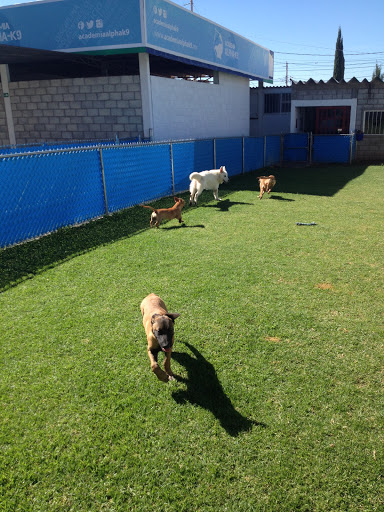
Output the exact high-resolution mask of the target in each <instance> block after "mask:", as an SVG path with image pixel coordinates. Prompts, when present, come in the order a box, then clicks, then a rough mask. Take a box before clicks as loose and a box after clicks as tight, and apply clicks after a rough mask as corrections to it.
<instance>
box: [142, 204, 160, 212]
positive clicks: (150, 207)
mask: <svg viewBox="0 0 384 512" xmlns="http://www.w3.org/2000/svg"><path fill="white" fill-rule="evenodd" d="M140 206H142V207H143V208H149V209H150V210H153V211H154V212H157V210H156V208H152V206H147V205H146V204H141V205H140Z"/></svg>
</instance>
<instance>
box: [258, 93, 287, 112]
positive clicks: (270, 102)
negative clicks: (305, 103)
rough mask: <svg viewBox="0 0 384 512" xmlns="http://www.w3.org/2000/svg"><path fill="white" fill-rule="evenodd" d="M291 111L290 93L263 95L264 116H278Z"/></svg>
mask: <svg viewBox="0 0 384 512" xmlns="http://www.w3.org/2000/svg"><path fill="white" fill-rule="evenodd" d="M290 111H291V93H282V94H265V95H264V114H280V112H283V113H286V112H290Z"/></svg>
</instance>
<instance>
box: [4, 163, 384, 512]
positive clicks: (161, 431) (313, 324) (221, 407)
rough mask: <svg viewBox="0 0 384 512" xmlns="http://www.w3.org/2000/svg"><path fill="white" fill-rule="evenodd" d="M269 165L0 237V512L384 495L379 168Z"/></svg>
mask: <svg viewBox="0 0 384 512" xmlns="http://www.w3.org/2000/svg"><path fill="white" fill-rule="evenodd" d="M270 172H271V171H270V170H267V174H269V173H270ZM272 172H273V173H274V174H275V175H276V176H277V185H276V188H275V190H274V191H273V192H272V194H271V196H264V198H263V199H262V200H261V201H260V200H259V199H258V197H257V195H258V192H257V180H256V176H258V175H259V174H260V171H259V172H258V173H249V174H246V175H244V176H239V177H235V178H232V179H231V181H230V183H229V184H227V185H223V186H222V187H221V189H220V193H221V197H222V198H223V201H222V202H220V203H217V202H216V201H214V200H213V196H212V193H211V192H204V193H203V195H202V196H201V199H200V205H199V207H197V208H189V207H187V206H186V207H185V209H184V214H183V218H184V220H185V226H179V224H178V223H177V221H170V222H167V223H163V224H162V225H161V227H160V228H159V229H149V217H150V212H149V211H148V210H144V209H143V208H140V207H135V208H132V209H129V210H126V211H124V212H121V213H118V214H115V215H112V216H110V217H108V218H105V219H101V220H98V221H94V222H91V223H89V224H87V225H83V226H80V227H77V228H72V229H64V230H60V231H59V232H57V233H54V234H52V235H50V236H47V237H43V238H41V239H40V240H36V241H33V242H29V243H26V244H24V245H20V246H16V247H13V248H10V249H7V250H3V251H1V252H0V264H1V277H0V288H1V289H2V290H3V293H2V294H1V295H0V311H1V323H0V339H1V358H0V364H1V388H0V399H1V403H0V405H1V416H0V418H1V431H0V447H1V451H0V461H1V462H0V482H1V493H0V511H1V512H16V511H20V512H29V511H30V512H40V511H41V512H44V511H49V512H51V511H73V512H83V511H84V512H96V511H97V512H99V511H119V512H120V511H122V512H125V511H137V512H141V511H143V512H147V511H148V512H149V511H151V512H152V511H153V512H169V511H174V512H195V511H215V512H216V511H220V512H221V511H228V512H245V511H247V512H248V511H250V512H254V511H273V512H275V511H276V512H281V511H287V512H292V511H308V512H319V511H322V512H332V511H348V512H354V511H356V512H357V511H359V512H361V511H367V512H368V511H369V512H371V511H383V510H384V454H383V450H384V421H383V420H384V396H383V382H384V343H383V341H384V340H383V316H382V314H383V302H384V301H383V229H382V228H383V211H384V208H383V195H384V167H383V166H370V167H366V168H365V167H362V166H360V167H359V166H352V167H349V166H331V167H317V168H310V169H274V170H273V171H272ZM183 197H184V198H185V199H187V195H186V194H184V195H183ZM172 202H173V201H172V199H171V198H168V199H164V200H162V201H159V202H157V204H158V205H161V206H169V205H171V204H172ZM296 222H315V223H316V226H297V225H296ZM150 292H155V293H157V294H159V295H161V297H162V298H163V299H164V300H165V302H166V304H167V306H168V308H169V310H170V311H171V312H178V313H180V315H181V316H180V317H179V318H178V319H177V320H176V322H175V347H174V349H175V350H174V354H173V362H172V369H173V371H174V372H175V373H177V374H178V376H179V378H178V380H176V381H172V382H169V383H167V384H164V383H162V382H160V381H158V380H157V379H156V377H155V375H154V374H152V373H151V370H150V365H149V359H148V357H147V353H146V338H145V333H144V329H143V326H142V323H141V314H140V309H139V306H140V302H141V300H142V299H143V298H144V297H145V296H146V295H147V294H148V293H150Z"/></svg>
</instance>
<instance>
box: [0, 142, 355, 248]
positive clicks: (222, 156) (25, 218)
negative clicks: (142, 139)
mask: <svg viewBox="0 0 384 512" xmlns="http://www.w3.org/2000/svg"><path fill="white" fill-rule="evenodd" d="M305 137H309V135H307V134H290V137H289V138H287V139H286V136H284V137H282V136H280V135H277V136H268V137H258V138H256V137H238V138H228V139H210V140H196V141H178V142H167V143H165V142H164V143H145V144H136V145H134V144H109V145H104V146H103V145H98V146H95V145H92V146H89V147H83V148H80V147H79V146H70V145H69V144H66V145H65V147H64V146H63V147H62V148H59V149H55V150H47V151H38V152H36V151H35V152H24V153H22V154H21V153H20V152H19V153H17V148H12V151H13V152H12V154H1V149H0V247H2V248H3V247H8V246H11V245H14V244H16V243H19V242H23V241H25V240H30V239H33V238H36V237H38V236H41V235H44V234H46V233H50V232H52V231H55V230H57V229H59V228H61V227H65V226H71V225H75V224H79V223H81V222H84V221H88V220H91V219H95V218H97V217H100V216H102V215H104V214H106V213H111V212H115V211H118V210H121V209H124V208H128V207H130V206H134V205H137V204H140V203H144V202H149V201H153V200H155V199H159V198H161V197H166V196H169V195H172V194H178V193H180V192H183V191H185V190H187V189H188V187H189V183H190V182H189V175H190V173H191V172H194V171H202V170H205V169H212V168H217V167H219V166H220V165H225V166H226V169H227V171H228V174H229V176H230V177H231V176H235V175H238V174H240V173H244V172H249V171H252V170H257V169H262V168H263V167H266V166H270V165H276V164H279V163H280V162H281V160H282V157H286V158H287V159H288V160H289V161H298V160H302V157H303V154H302V153H301V151H302V147H300V145H301V144H303V141H305V140H306V139H305ZM310 141H311V142H310V144H309V149H308V151H307V156H306V160H307V161H308V162H329V163H330V162H342V163H348V162H351V159H352V158H353V155H354V148H355V139H354V137H353V136H338V135H337V136H314V137H313V139H310ZM68 146H70V148H68ZM286 148H287V149H286ZM294 148H296V149H297V148H298V152H296V154H295V153H294V151H296V149H294ZM23 149H25V148H23ZM287 151H288V153H287ZM293 158H296V160H291V159H293Z"/></svg>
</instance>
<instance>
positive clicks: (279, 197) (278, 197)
mask: <svg viewBox="0 0 384 512" xmlns="http://www.w3.org/2000/svg"><path fill="white" fill-rule="evenodd" d="M269 199H275V201H294V199H288V198H287V197H282V196H270V198H269Z"/></svg>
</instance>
